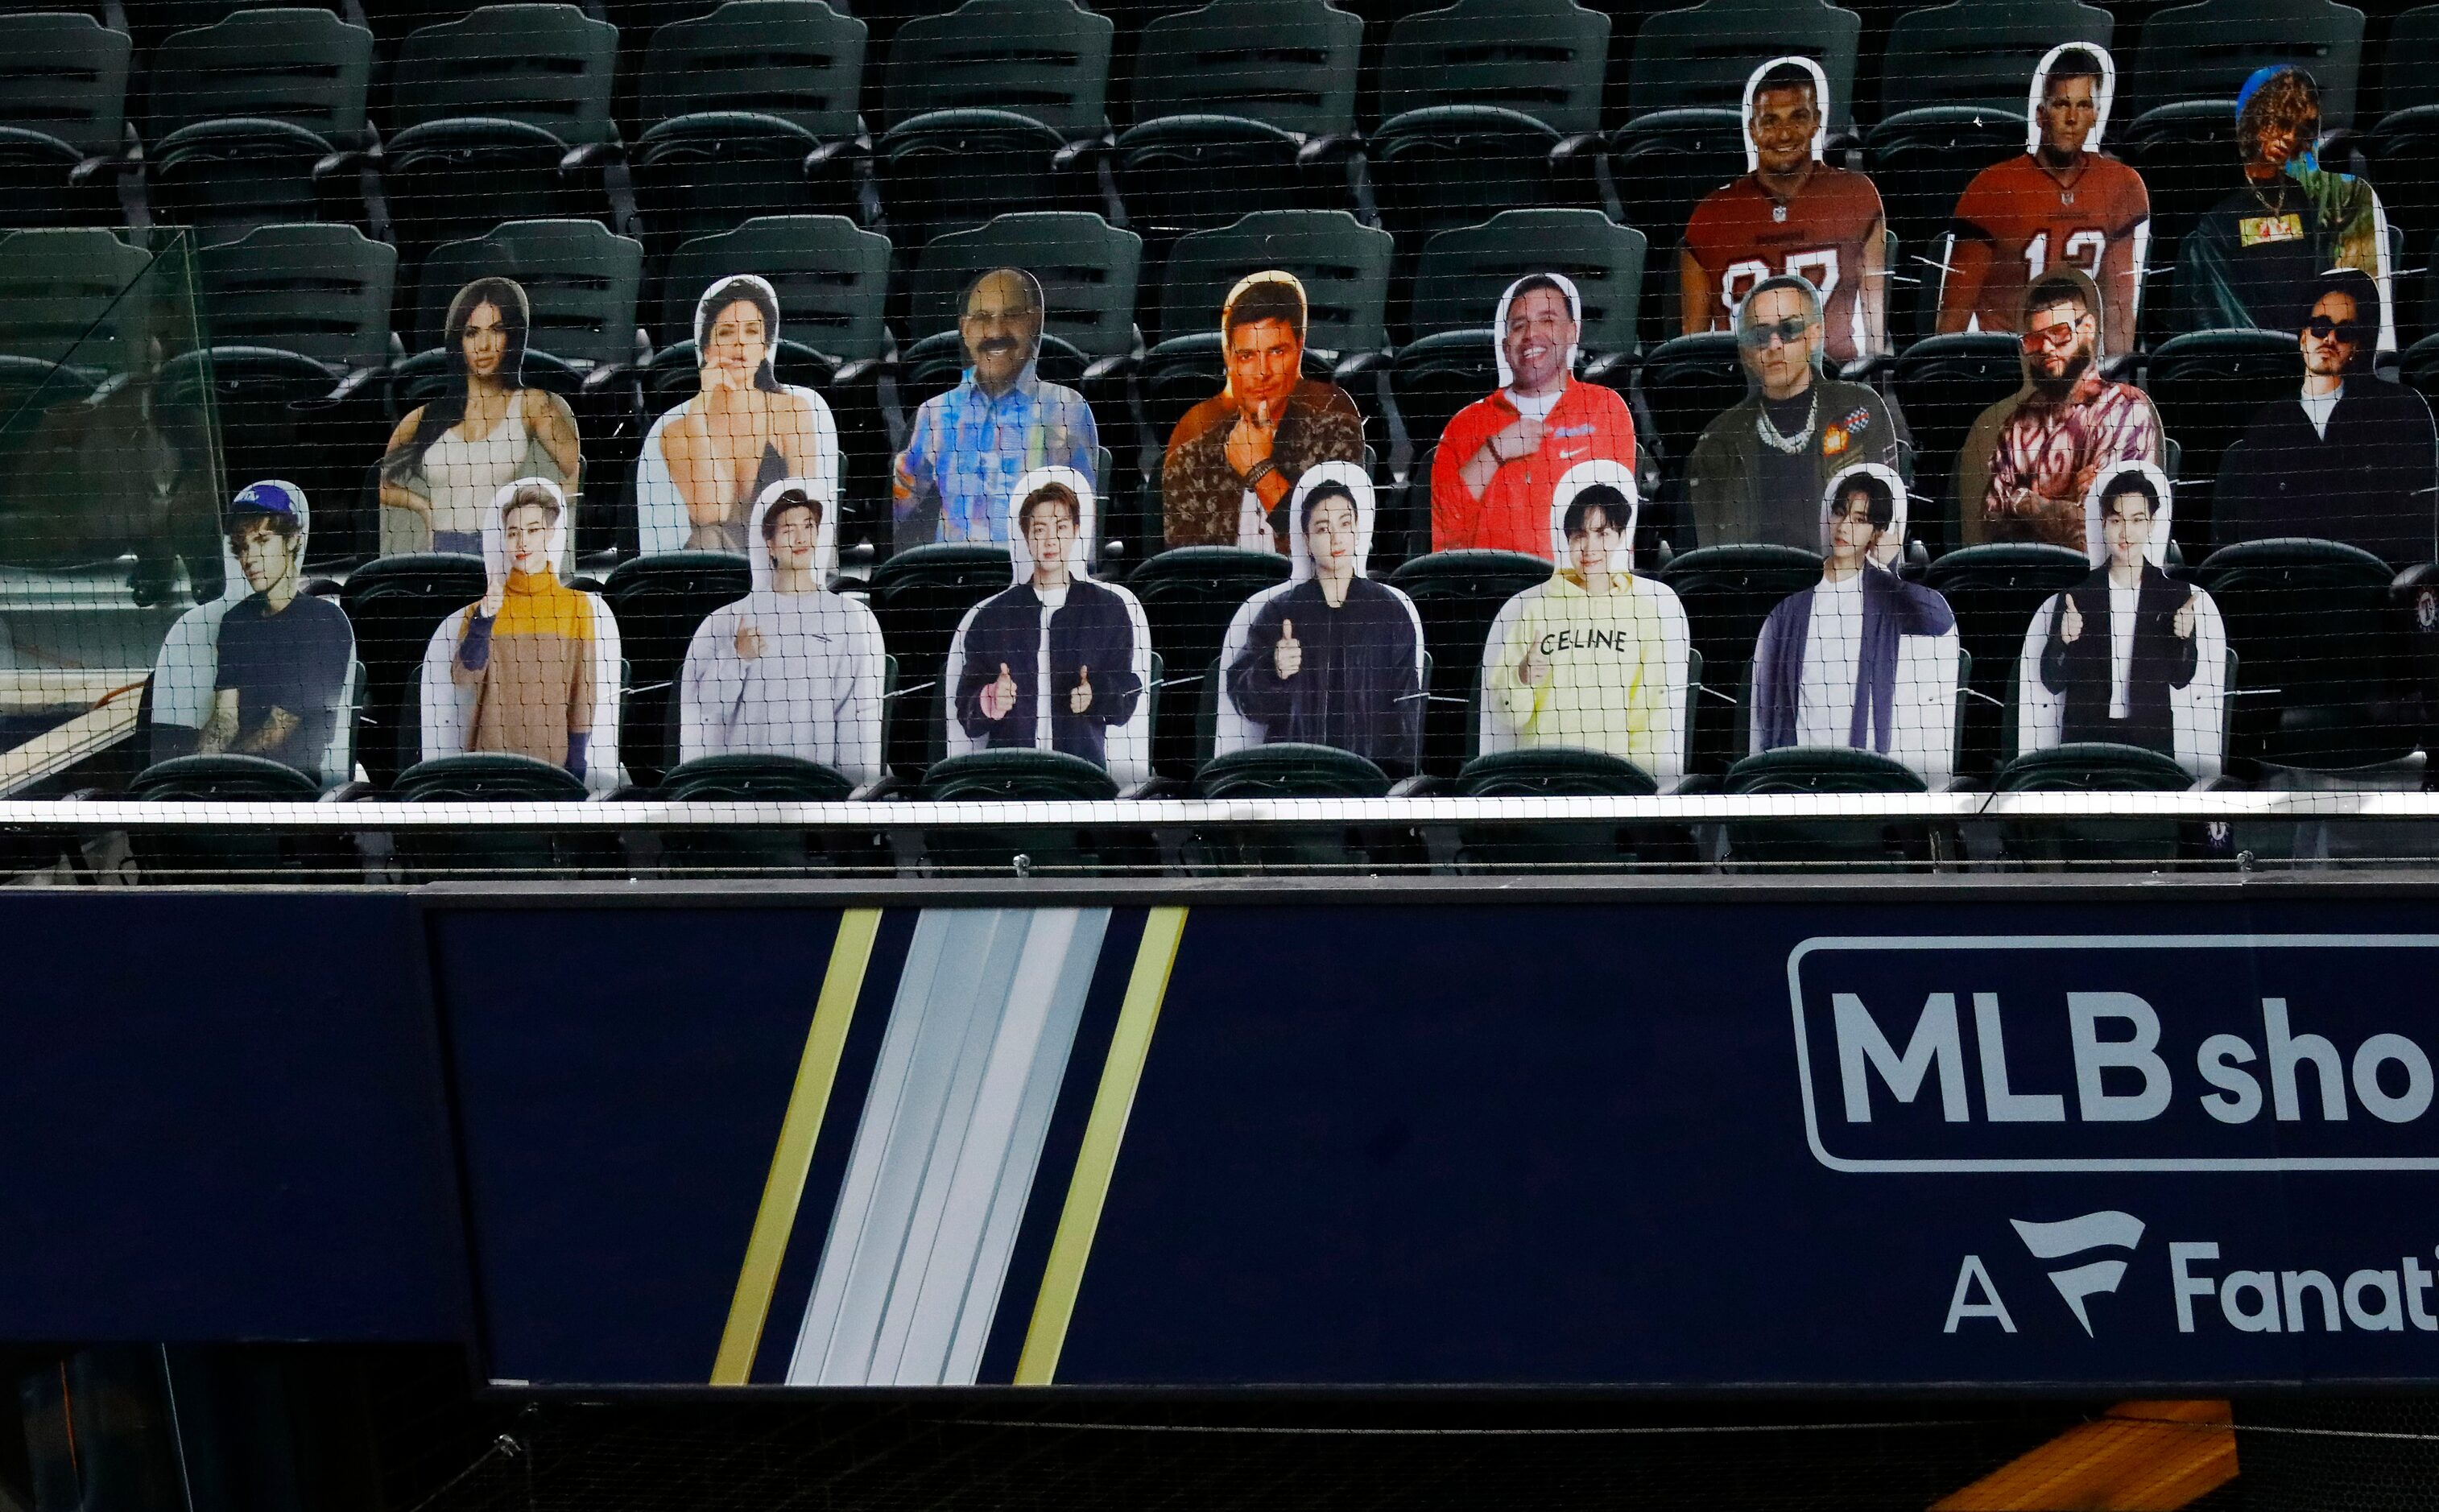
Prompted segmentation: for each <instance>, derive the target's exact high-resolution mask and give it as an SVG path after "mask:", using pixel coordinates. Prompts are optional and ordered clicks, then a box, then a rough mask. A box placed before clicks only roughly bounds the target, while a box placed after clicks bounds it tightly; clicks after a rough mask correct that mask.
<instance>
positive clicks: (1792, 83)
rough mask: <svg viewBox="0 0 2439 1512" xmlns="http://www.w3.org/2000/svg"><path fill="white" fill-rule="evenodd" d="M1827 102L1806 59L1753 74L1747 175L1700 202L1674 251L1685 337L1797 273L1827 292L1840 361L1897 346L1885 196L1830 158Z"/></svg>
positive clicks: (1824, 82) (1817, 72)
mask: <svg viewBox="0 0 2439 1512" xmlns="http://www.w3.org/2000/svg"><path fill="white" fill-rule="evenodd" d="M1830 104H1831V101H1830V98H1829V80H1828V76H1827V75H1825V74H1824V73H1823V72H1822V71H1821V65H1820V64H1819V63H1817V62H1813V61H1812V60H1811V59H1809V58H1804V57H1788V58H1773V59H1771V61H1770V62H1766V63H1764V64H1762V65H1761V66H1760V67H1758V68H1756V69H1754V71H1753V73H1752V75H1751V76H1750V77H1749V78H1747V79H1746V80H1745V96H1744V117H1745V167H1746V168H1747V169H1749V170H1750V171H1748V172H1747V173H1746V174H1745V176H1744V177H1742V178H1740V179H1737V180H1736V181H1734V182H1733V183H1730V184H1726V185H1722V186H1721V187H1718V188H1716V189H1713V190H1712V191H1711V192H1710V193H1708V194H1706V195H1704V196H1703V197H1702V200H1701V203H1700V204H1699V205H1695V206H1694V213H1693V215H1692V217H1691V218H1689V219H1688V220H1687V221H1686V222H1685V242H1684V246H1683V248H1682V250H1681V251H1680V252H1679V253H1678V254H1677V284H1678V294H1679V298H1680V300H1681V302H1682V309H1683V311H1684V327H1685V334H1687V335H1689V336H1690V335H1693V334H1695V333H1697V332H1700V331H1705V330H1727V329H1731V328H1732V327H1733V326H1734V325H1735V322H1736V311H1737V310H1738V309H1739V308H1741V307H1742V306H1743V304H1744V302H1745V300H1746V299H1748V298H1750V297H1751V296H1752V294H1753V292H1754V288H1755V287H1756V286H1757V285H1759V284H1760V283H1761V282H1762V281H1763V280H1765V279H1767V278H1771V277H1776V276H1781V275H1789V274H1791V275H1793V276H1797V277H1800V278H1804V279H1806V280H1807V281H1809V282H1810V283H1811V284H1812V286H1813V287H1814V288H1816V289H1818V290H1820V292H1821V301H1822V308H1823V309H1824V310H1825V311H1826V315H1827V321H1828V325H1827V328H1826V336H1827V347H1828V352H1829V358H1830V360H1831V361H1832V362H1836V363H1850V362H1853V361H1854V360H1855V359H1856V358H1858V357H1862V356H1867V355H1869V354H1871V353H1873V352H1878V351H1886V350H1887V349H1888V323H1887V318H1886V313H1885V311H1886V301H1887V294H1886V283H1887V277H1888V250H1887V248H1886V246H1885V245H1884V244H1883V242H1882V239H1881V233H1882V231H1883V230H1884V229H1885V228H1886V224H1887V222H1886V219H1885V217H1884V216H1883V214H1882V212H1881V209H1880V191H1879V190H1878V188H1877V187H1874V185H1873V183H1872V181H1871V180H1870V179H1868V178H1866V177H1864V176H1863V175H1862V174H1860V173H1858V172H1854V171H1852V170H1851V169H1843V168H1837V167H1833V166H1832V165H1830V164H1828V163H1825V162H1824V161H1822V143H1823V139H1824V138H1825V136H1826V135H1827V133H1828V127H1829V112H1830Z"/></svg>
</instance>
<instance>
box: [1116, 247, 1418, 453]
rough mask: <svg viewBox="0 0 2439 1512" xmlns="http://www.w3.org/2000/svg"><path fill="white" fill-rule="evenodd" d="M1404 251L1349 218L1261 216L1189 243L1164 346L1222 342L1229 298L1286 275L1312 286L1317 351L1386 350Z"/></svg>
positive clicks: (1176, 267) (1310, 331) (1174, 256)
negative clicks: (1394, 263) (1397, 266)
mask: <svg viewBox="0 0 2439 1512" xmlns="http://www.w3.org/2000/svg"><path fill="white" fill-rule="evenodd" d="M1395 251H1396V246H1395V244H1394V241H1393V240H1392V239H1391V237H1390V236H1389V234H1388V233H1386V232H1384V231H1379V230H1375V229H1374V228H1372V227H1370V226H1367V225H1364V224H1362V222H1358V221H1357V220H1356V219H1355V217H1354V216H1352V215H1350V214H1348V213H1347V212H1346V211H1344V210H1256V211H1255V212H1254V213H1252V214H1250V215H1247V216H1245V217H1243V218H1242V219H1240V220H1237V221H1235V222H1231V223H1229V224H1227V225H1224V226H1220V227H1217V228H1214V229H1211V230H1207V231H1198V232H1196V233H1194V234H1193V235H1191V236H1185V237H1181V238H1179V239H1178V240H1177V242H1176V243H1175V245H1174V246H1172V247H1171V248H1170V249H1169V254H1168V265H1167V269H1166V273H1165V274H1164V275H1163V276H1162V279H1161V289H1160V339H1161V340H1162V341H1163V342H1169V341H1175V340H1177V339H1179V338H1180V337H1190V336H1206V337H1209V338H1210V339H1212V340H1214V341H1216V340H1217V339H1218V332H1219V327H1220V304H1221V303H1222V302H1223V301H1224V300H1225V299H1226V298H1227V297H1228V291H1229V289H1230V288H1232V287H1233V286H1234V285H1235V284H1236V282H1237V279H1239V278H1242V277H1243V276H1245V275H1247V274H1249V273H1255V272H1258V271H1260V270H1262V269H1265V268H1278V269H1282V270H1284V271H1286V272H1288V273H1291V274H1293V275H1295V276H1296V279H1297V281H1298V282H1300V283H1302V284H1303V285H1304V294H1305V303H1306V318H1307V330H1306V335H1305V346H1306V347H1307V349H1309V350H1315V351H1320V352H1326V353H1330V354H1334V355H1336V356H1340V357H1344V356H1352V355H1355V354H1358V353H1362V352H1377V351H1380V350H1383V349H1384V348H1386V347H1388V345H1389V328H1388V321H1387V310H1388V301H1389V270H1390V258H1391V257H1392V255H1393V254H1394V253H1395ZM1163 438H1164V439H1166V437H1165V436H1164V437H1163Z"/></svg>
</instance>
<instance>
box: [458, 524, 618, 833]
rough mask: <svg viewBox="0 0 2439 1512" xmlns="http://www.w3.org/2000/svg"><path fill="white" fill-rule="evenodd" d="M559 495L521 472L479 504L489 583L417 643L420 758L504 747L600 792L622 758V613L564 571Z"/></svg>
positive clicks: (610, 785)
mask: <svg viewBox="0 0 2439 1512" xmlns="http://www.w3.org/2000/svg"><path fill="white" fill-rule="evenodd" d="M567 516H568V509H567V500H566V496H565V495H563V494H561V492H560V491H559V485H558V484H556V483H553V482H551V481H550V480H549V479H548V478H538V477H537V478H519V479H518V480H516V481H515V482H513V483H510V484H508V485H507V487H505V488H503V489H500V490H499V492H498V493H496V494H495V495H493V496H492V499H491V503H490V507H487V508H486V509H485V510H484V511H483V569H484V572H483V575H484V578H486V580H487V581H488V582H489V584H490V587H489V589H488V590H487V591H486V592H485V594H484V595H483V598H482V601H481V602H480V603H474V604H469V605H467V606H466V607H465V608H464V609H461V610H458V611H457V612H456V613H455V614H451V615H450V616H449V617H448V618H447V619H445V620H442V621H441V622H440V627H439V628H438V629H437V630H436V631H433V632H432V639H431V641H430V643H429V644H427V645H426V646H425V648H424V651H423V677H422V684H421V701H420V702H421V707H422V711H423V731H422V735H423V745H422V754H423V759H424V760H426V761H430V760H433V759H435V758H436V757H439V756H460V755H464V754H466V753H468V752H476V751H505V752H508V753H511V754H513V755H517V756H532V757H534V758H535V759H537V760H541V761H547V762H550V763H551V764H552V765H554V766H563V767H565V768H566V769H567V770H568V771H569V772H571V773H574V774H576V775H577V776H579V777H581V778H583V779H584V782H585V784H586V786H588V787H590V788H592V789H593V790H594V791H595V792H611V791H613V790H614V789H615V788H616V787H617V786H618V784H619V783H620V781H622V780H623V778H622V775H621V774H620V771H619V766H618V677H619V658H620V653H619V649H618V621H617V619H616V618H615V617H614V616H613V615H612V614H611V613H610V606H609V605H608V604H606V603H604V602H602V601H601V600H600V599H599V598H598V597H596V596H594V595H592V594H588V593H580V592H579V591H578V590H576V589H573V588H570V587H568V586H567V585H566V584H564V583H562V582H561V580H560V573H561V571H562V570H563V568H564V565H565V563H566V560H567V534H568V518H567Z"/></svg>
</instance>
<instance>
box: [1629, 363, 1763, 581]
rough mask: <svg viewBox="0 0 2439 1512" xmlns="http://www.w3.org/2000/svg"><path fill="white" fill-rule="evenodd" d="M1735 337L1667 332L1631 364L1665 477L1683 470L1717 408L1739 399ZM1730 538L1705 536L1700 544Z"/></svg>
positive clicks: (1741, 377) (1741, 387)
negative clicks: (1668, 334)
mask: <svg viewBox="0 0 2439 1512" xmlns="http://www.w3.org/2000/svg"><path fill="white" fill-rule="evenodd" d="M1746 386H1747V385H1746V381H1745V370H1744V364H1743V363H1742V361H1740V360H1739V359H1738V358H1737V356H1736V337H1735V336H1734V335H1733V334H1731V333H1729V332H1727V331H1724V330H1718V331H1704V332H1702V333H1700V335H1694V336H1672V337H1670V338H1669V339H1668V340H1666V341H1664V342H1662V343H1661V344H1660V345H1659V346H1657V347H1653V348H1652V349H1651V352H1650V355H1648V356H1647V357H1646V358H1645V359H1644V360H1643V365H1642V366H1641V367H1640V368H1638V369H1636V372H1635V377H1634V391H1635V394H1636V396H1637V397H1638V398H1639V399H1641V400H1643V402H1644V404H1645V405H1646V406H1647V412H1648V413H1649V414H1650V416H1651V418H1652V420H1653V421H1654V423H1655V425H1656V428H1657V430H1658V433H1659V434H1658V435H1657V436H1652V437H1650V439H1651V440H1652V441H1654V442H1656V443H1657V445H1658V450H1659V452H1660V456H1661V460H1662V461H1663V462H1664V463H1665V465H1666V466H1667V468H1668V470H1669V476H1670V477H1671V478H1682V476H1683V475H1684V470H1685V462H1686V459H1687V458H1688V457H1690V456H1692V455H1693V453H1694V443H1695V442H1696V441H1698V440H1700V438H1701V436H1702V428H1703V427H1704V426H1706V425H1708V424H1710V423H1711V421H1713V420H1714V419H1717V418H1718V414H1719V412H1720V411H1721V410H1724V409H1726V408H1728V407H1729V406H1730V405H1732V404H1736V403H1738V402H1740V401H1741V400H1743V399H1744V397H1745V390H1746ZM1701 544H1703V545H1705V546H1710V545H1726V544H1731V543H1727V542H1713V541H1705V542H1703V543H1701Z"/></svg>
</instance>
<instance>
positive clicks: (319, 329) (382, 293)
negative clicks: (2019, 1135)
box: [195, 225, 398, 449]
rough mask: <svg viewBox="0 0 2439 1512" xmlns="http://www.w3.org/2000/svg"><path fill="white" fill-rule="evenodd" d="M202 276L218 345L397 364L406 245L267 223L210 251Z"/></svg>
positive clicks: (335, 228) (335, 229)
mask: <svg viewBox="0 0 2439 1512" xmlns="http://www.w3.org/2000/svg"><path fill="white" fill-rule="evenodd" d="M195 274H196V279H197V282H198V283H199V284H200V285H201V286H202V294H203V310H204V323H205V332H206V333H207V334H208V336H209V337H210V339H211V340H212V341H213V342H214V343H216V344H220V345H224V346H240V347H284V348H285V349H287V350H289V351H294V352H302V353H303V354H304V355H306V356H308V357H311V358H312V359H313V360H314V361H315V362H318V363H320V364H322V365H324V366H326V367H329V368H330V369H331V370H332V371H334V372H342V373H344V372H362V371H367V370H370V369H373V368H378V367H383V366H386V365H388V363H389V360H390V330H389V318H390V308H391V301H392V298H393V295H394V293H395V288H396V282H397V276H398V249H397V248H396V247H393V246H390V245H388V244H387V243H385V242H381V241H375V240H371V239H369V238H367V237H366V236H365V234H364V233H363V232H361V231H358V230H357V229H356V228H355V227H353V226H347V225H269V226H264V227H262V228H261V229H259V230H258V231H255V232H253V233H251V234H250V235H248V236H246V237H245V238H244V239H242V240H237V241H229V242H223V243H222V244H221V245H219V246H213V247H205V248H204V249H203V250H202V251H201V252H200V253H198V254H197V255H196V257H195ZM374 445H375V447H376V449H378V447H379V445H380V443H379V442H378V441H376V442H375V443H374Z"/></svg>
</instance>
